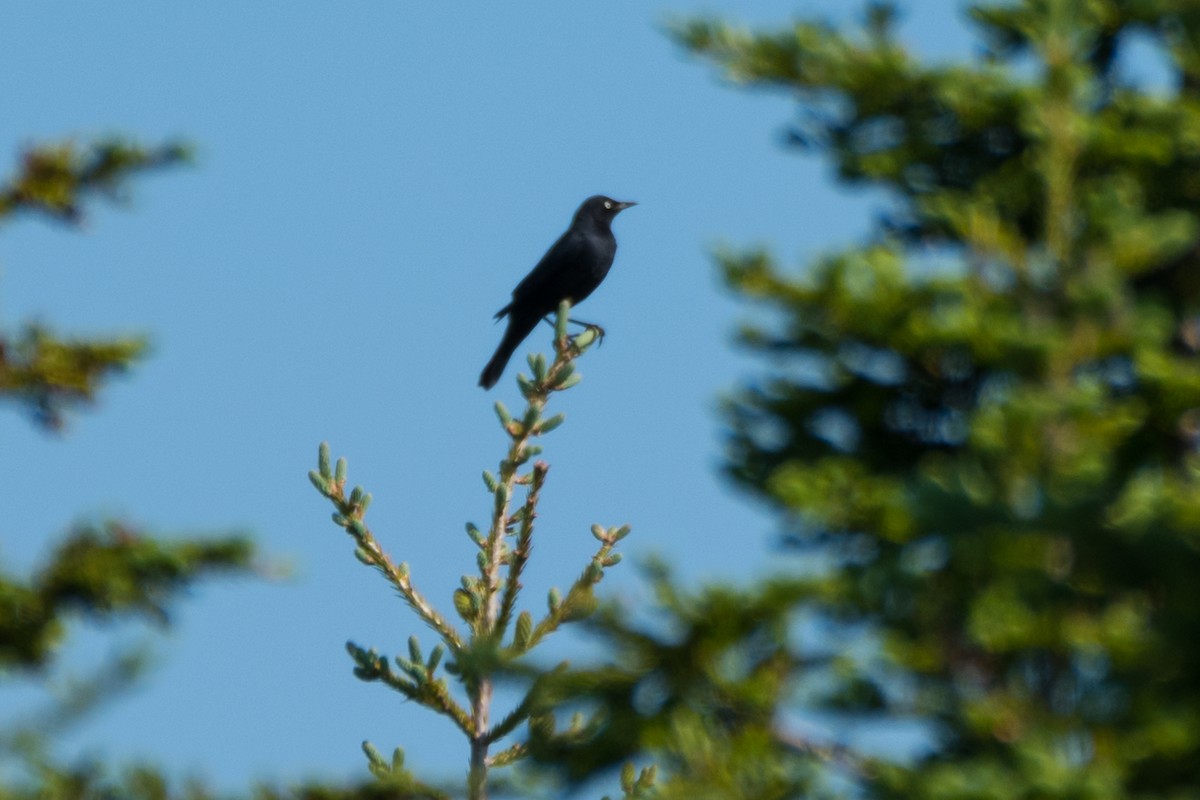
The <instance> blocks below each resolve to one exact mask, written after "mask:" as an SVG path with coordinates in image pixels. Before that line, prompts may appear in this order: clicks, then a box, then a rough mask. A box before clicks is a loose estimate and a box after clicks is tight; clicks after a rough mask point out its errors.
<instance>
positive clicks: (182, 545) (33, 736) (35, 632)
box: [0, 141, 253, 800]
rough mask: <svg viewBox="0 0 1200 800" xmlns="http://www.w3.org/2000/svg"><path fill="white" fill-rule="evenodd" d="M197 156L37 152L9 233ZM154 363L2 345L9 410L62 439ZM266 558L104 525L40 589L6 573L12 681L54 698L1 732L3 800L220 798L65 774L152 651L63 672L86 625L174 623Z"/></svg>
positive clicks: (48, 564) (130, 342) (82, 537)
mask: <svg viewBox="0 0 1200 800" xmlns="http://www.w3.org/2000/svg"><path fill="white" fill-rule="evenodd" d="M185 155H186V153H185V151H184V150H183V149H182V148H180V147H178V146H174V145H169V146H166V147H162V148H155V149H150V148H144V147H140V146H138V145H135V144H130V143H125V142H116V141H113V142H101V143H98V144H95V145H92V146H89V147H82V148H81V147H78V146H75V145H73V144H66V145H50V146H41V147H36V148H33V149H31V150H30V151H29V152H28V153H27V154H26V155H25V157H24V159H23V161H22V165H21V167H20V168H19V169H18V171H17V174H16V175H15V176H14V177H13V178H12V179H10V180H9V181H7V182H4V183H3V184H0V222H3V221H7V218H9V217H11V216H14V215H17V214H19V213H22V212H26V213H33V214H41V215H48V216H49V217H51V218H53V219H55V220H59V221H63V222H66V223H69V224H75V223H77V222H78V221H79V220H80V219H81V215H82V207H83V204H84V202H85V201H86V200H87V198H88V196H89V195H90V194H95V193H103V194H106V195H109V196H119V195H120V192H121V190H122V189H123V187H124V184H125V181H126V179H127V178H128V177H129V176H130V175H132V174H134V173H136V172H139V171H142V170H146V169H151V168H158V167H163V166H166V165H169V164H173V163H176V162H178V161H180V160H182V159H183V158H184V157H185ZM144 349H145V342H144V340H142V339H140V338H128V337H122V338H114V339H101V338H97V337H91V338H79V337H76V338H65V337H60V336H58V335H56V334H54V333H52V332H51V331H50V330H49V329H48V328H46V327H44V326H38V325H26V326H25V327H24V328H23V330H22V331H21V332H19V333H17V334H15V335H10V334H7V333H0V398H3V399H5V400H9V401H11V402H13V403H15V404H17V405H18V406H20V407H23V408H25V409H27V410H29V411H31V412H32V413H33V418H34V420H35V421H36V422H37V423H38V424H40V425H43V426H46V427H49V428H58V427H61V426H62V425H63V424H64V415H65V413H66V411H67V410H68V409H69V408H71V407H73V406H76V405H78V404H80V403H82V402H86V401H91V400H93V399H94V397H95V395H96V393H97V391H98V390H99V388H100V386H101V384H102V383H103V380H104V379H105V378H106V377H107V376H109V375H111V374H113V373H116V372H120V371H123V370H125V369H126V368H128V367H129V366H130V365H132V363H134V361H135V360H136V359H137V358H138V357H139V356H141V355H142V354H143V352H144ZM252 557H253V548H252V546H251V544H250V542H249V541H248V540H246V539H244V538H241V537H225V538H220V539H171V540H166V539H159V538H155V537H152V536H148V535H146V534H144V533H143V532H140V531H138V530H136V529H135V528H134V527H133V526H131V525H130V524H128V523H125V522H121V521H116V520H104V521H99V522H96V523H92V524H81V525H79V526H77V527H76V528H75V529H74V530H72V531H71V532H69V533H68V534H67V535H66V536H65V537H64V538H63V540H62V541H61V542H60V543H59V544H58V545H57V547H56V548H55V549H54V552H53V553H51V554H49V556H48V557H47V559H46V561H45V563H44V564H43V565H42V566H41V567H40V568H39V569H37V570H36V571H35V572H34V573H33V574H32V575H29V576H22V575H16V574H13V573H11V572H9V571H8V570H7V569H4V568H3V561H2V560H0V679H8V680H14V679H19V680H21V681H22V683H23V684H24V685H31V684H34V685H37V684H40V685H43V686H44V687H45V688H46V689H47V695H48V699H47V702H46V703H45V704H44V705H43V706H42V707H41V708H39V709H37V710H36V711H33V712H32V713H30V714H29V716H28V717H26V718H20V717H18V716H17V715H14V714H11V713H9V714H5V715H4V717H3V719H2V720H0V798H5V799H6V800H7V798H30V799H31V800H32V798H38V799H39V800H50V799H51V798H54V799H55V800H56V799H57V798H95V797H114V798H116V797H128V798H147V800H150V799H152V798H159V797H167V796H185V797H196V798H201V797H207V796H209V795H208V794H207V793H206V792H205V790H204V789H203V788H201V787H198V786H191V787H186V788H185V789H184V790H183V791H182V793H180V794H178V795H176V794H171V795H168V789H167V782H166V781H165V780H164V779H163V778H162V777H161V776H160V775H159V774H158V773H157V772H156V771H155V770H153V769H151V768H147V767H134V768H131V769H129V770H127V771H125V772H124V773H123V774H121V775H113V774H111V772H110V771H109V770H106V769H105V768H104V767H103V765H101V764H98V763H95V762H86V763H77V764H70V765H65V764H62V763H61V762H60V761H59V759H58V758H57V756H56V755H55V753H54V752H53V750H54V748H53V743H54V737H55V736H56V735H57V734H59V733H61V732H62V731H63V730H64V729H67V728H69V727H70V726H71V725H73V724H75V723H77V722H78V721H79V720H80V719H81V718H82V717H83V716H84V715H86V714H87V713H89V712H91V711H93V710H94V709H95V708H96V707H97V706H98V705H99V704H100V703H102V702H103V701H104V700H106V699H110V698H111V697H112V696H113V694H114V693H115V692H116V691H118V690H119V689H121V688H123V687H125V686H128V685H129V684H130V683H131V682H132V681H133V680H134V679H136V677H137V676H138V675H139V674H140V672H141V669H142V667H143V666H144V663H145V661H144V658H143V653H141V652H140V651H126V652H121V653H119V654H117V655H116V656H114V657H112V658H111V660H110V661H108V662H107V663H104V664H100V665H92V667H91V669H90V673H89V674H87V675H85V676H82V677H80V676H75V677H73V678H69V679H68V678H66V677H65V676H64V675H62V674H60V673H61V672H62V670H61V669H58V668H57V659H58V656H59V653H60V651H61V647H62V645H63V643H64V641H65V640H66V638H67V635H68V633H69V629H70V626H71V625H72V624H74V623H78V622H81V621H90V622H93V623H95V622H106V623H107V622H118V621H123V620H127V619H130V618H133V617H138V616H140V617H148V618H150V619H152V620H154V621H156V622H160V623H166V622H167V621H168V617H167V612H168V609H169V607H170V605H171V604H172V601H173V600H175V598H176V597H177V596H178V595H179V594H180V593H181V592H182V591H184V590H185V589H186V588H187V587H188V586H189V585H190V584H191V583H193V582H194V581H196V580H198V579H200V578H203V577H207V576H209V575H211V574H214V573H220V572H243V573H244V572H247V571H249V570H250V568H251V559H252Z"/></svg>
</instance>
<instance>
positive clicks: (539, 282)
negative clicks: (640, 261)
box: [479, 194, 637, 389]
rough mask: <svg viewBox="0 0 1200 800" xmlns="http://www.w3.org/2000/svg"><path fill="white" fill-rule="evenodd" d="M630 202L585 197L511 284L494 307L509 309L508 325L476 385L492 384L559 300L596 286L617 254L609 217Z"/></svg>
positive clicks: (502, 313)
mask: <svg viewBox="0 0 1200 800" xmlns="http://www.w3.org/2000/svg"><path fill="white" fill-rule="evenodd" d="M634 205H637V203H628V202H626V203H622V202H618V201H616V200H613V199H612V198H611V197H605V196H604V195H599V194H598V195H594V196H593V197H589V198H588V199H587V200H584V201H583V205H581V206H580V207H579V210H578V211H576V212H575V218H574V219H573V220H571V227H569V228H567V232H566V233H564V234H563V235H562V236H560V237H559V239H558V241H557V242H555V243H554V245H553V246H552V247H551V248H550V249H549V250H547V251H546V255H544V256H542V260H541V261H539V262H538V264H537V266H536V267H534V268H533V270H532V271H531V272H530V273H529V274H528V275H526V276H525V279H524V280H522V281H521V282H520V283H518V284H517V288H515V289H513V293H512V302H511V303H509V304H508V305H506V306H505V307H504V308H502V309H500V310H499V311H498V312H497V313H496V319H500V318H501V317H503V316H505V315H506V314H507V315H508V329H507V330H506V331H504V338H503V339H501V340H500V346H499V347H497V348H496V354H495V355H493V356H492V360H491V361H489V362H488V363H487V366H486V367H484V368H483V373H482V374H481V375H480V376H479V385H480V386H482V387H483V388H484V389H490V388H492V387H493V386H495V385H496V381H498V380H500V375H501V373H503V372H504V367H505V365H507V364H508V359H510V358H511V357H512V354H513V351H514V350H516V349H517V347H518V346H519V345H520V344H521V342H523V341H525V337H526V336H528V335H529V334H530V333H531V332H532V331H533V329H534V328H536V327H537V324H538V322H540V321H541V320H542V318H543V317H545V316H546V315H548V314H552V313H553V312H554V310H555V309H557V308H558V304H559V303H561V302H562V301H563V300H570V301H571V305H572V306H576V305H578V304H579V303H580V302H582V301H583V299H584V298H585V297H587V296H588V295H589V294H591V293H592V292H593V291H595V289H596V287H597V286H599V285H600V282H601V281H603V280H604V276H605V275H607V274H608V270H609V268H610V267H611V266H612V263H613V257H614V256H615V255H616V254H617V240H616V238H615V237H614V236H613V232H612V221H613V217H615V216H616V215H617V214H618V213H620V212H621V211H622V210H623V209H626V208H629V207H630V206H634Z"/></svg>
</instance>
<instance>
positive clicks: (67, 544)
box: [0, 522, 253, 668]
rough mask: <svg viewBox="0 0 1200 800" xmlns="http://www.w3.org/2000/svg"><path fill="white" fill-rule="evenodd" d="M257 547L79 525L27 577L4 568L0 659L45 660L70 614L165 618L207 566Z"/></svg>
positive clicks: (240, 560)
mask: <svg viewBox="0 0 1200 800" xmlns="http://www.w3.org/2000/svg"><path fill="white" fill-rule="evenodd" d="M252 555H253V549H252V547H251V545H250V543H249V542H248V541H247V540H245V539H241V538H226V539H213V540H182V541H178V542H170V541H163V540H157V539H153V538H149V537H146V536H144V535H143V534H141V533H139V532H136V531H134V530H132V529H130V528H129V527H127V526H126V525H123V524H121V523H119V522H106V523H103V524H101V525H98V526H94V527H90V526H81V527H79V528H77V529H76V530H75V531H73V532H72V533H71V534H70V535H69V536H68V537H67V538H66V539H64V540H63V541H62V542H61V543H60V544H59V545H58V547H57V548H56V550H55V552H54V553H53V555H52V556H51V557H50V559H49V560H48V562H47V564H46V565H45V566H44V567H43V568H42V569H40V570H38V571H37V573H36V574H35V575H34V576H32V577H31V578H30V579H28V580H22V579H20V578H18V577H15V576H10V575H0V665H4V666H10V667H14V666H15V667H23V668H37V667H43V666H45V665H46V664H47V662H48V661H50V660H51V659H52V658H53V655H54V651H55V647H56V645H58V644H59V643H60V642H61V640H62V637H63V634H64V625H65V623H66V621H67V620H68V619H70V618H71V617H73V616H75V617H82V618H87V619H91V620H97V621H98V620H105V619H112V618H115V617H122V618H124V617H129V616H131V615H132V614H143V615H149V616H150V617H152V618H154V619H156V620H158V621H160V622H164V623H165V622H166V621H167V604H168V602H169V601H170V600H171V599H172V598H173V597H174V596H175V595H177V594H178V593H179V592H181V591H182V590H184V589H186V588H187V587H188V586H189V585H190V584H191V583H193V582H194V581H196V580H197V579H198V578H201V577H204V576H207V575H209V574H212V573H215V572H225V571H237V572H242V571H245V570H246V569H248V568H249V567H250V566H251V557H252Z"/></svg>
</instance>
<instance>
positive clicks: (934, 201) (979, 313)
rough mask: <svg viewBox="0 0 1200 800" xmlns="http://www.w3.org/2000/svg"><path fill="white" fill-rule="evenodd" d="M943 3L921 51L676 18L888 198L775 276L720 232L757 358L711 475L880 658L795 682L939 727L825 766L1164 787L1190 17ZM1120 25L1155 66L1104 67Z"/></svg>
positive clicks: (659, 645)
mask: <svg viewBox="0 0 1200 800" xmlns="http://www.w3.org/2000/svg"><path fill="white" fill-rule="evenodd" d="M969 15H970V18H971V20H972V21H973V23H974V24H975V26H976V28H977V30H978V31H979V32H980V34H981V36H982V38H983V40H984V42H985V44H986V47H987V49H986V52H985V53H984V56H983V58H981V59H980V60H978V61H973V62H969V63H951V64H935V65H929V64H923V63H921V62H920V61H919V60H918V59H916V58H915V57H914V56H913V55H912V54H910V53H908V52H907V51H906V50H905V49H904V48H903V47H902V45H901V44H900V43H899V42H898V41H897V40H896V38H895V36H894V34H893V31H892V26H891V17H892V12H891V10H890V9H889V7H887V6H885V5H883V4H877V5H876V6H874V7H873V8H872V10H871V13H870V15H869V20H868V24H867V25H866V26H865V27H864V28H863V29H862V30H860V31H858V32H850V33H848V32H846V31H843V30H840V29H838V28H836V27H834V26H831V25H828V24H824V23H813V22H805V21H801V22H798V23H796V24H795V25H793V26H790V27H788V28H785V29H783V30H780V31H775V32H766V33H752V32H748V31H744V30H738V29H735V28H732V27H730V26H728V25H726V24H724V23H722V22H719V21H711V20H709V21H694V22H690V23H685V24H682V25H680V26H678V27H677V28H676V30H675V33H676V36H677V37H678V38H679V40H680V41H681V42H682V43H683V44H684V45H685V46H686V47H688V48H689V49H690V50H692V51H693V52H695V53H698V54H700V55H702V56H704V57H706V58H708V59H710V60H712V61H713V62H715V63H716V64H718V65H719V66H720V67H721V69H722V71H723V72H724V73H725V74H726V75H728V76H729V77H731V78H733V79H734V80H736V81H740V82H743V83H746V84H749V85H754V86H767V87H776V88H783V89H786V90H787V91H789V92H794V93H797V94H798V95H799V97H800V99H801V109H802V115H801V121H800V122H799V123H798V124H797V125H796V127H795V129H794V130H793V137H792V141H793V142H794V143H795V144H796V145H798V146H800V147H802V148H804V149H805V150H806V151H807V152H815V153H819V154H821V155H823V156H826V157H828V158H829V159H830V160H831V161H832V162H833V163H834V164H835V165H836V167H837V169H838V174H839V175H840V176H841V177H842V178H843V179H844V180H845V181H847V182H850V183H855V184H863V185H870V186H875V187H880V188H883V189H884V190H886V192H887V193H888V196H889V198H890V207H889V209H888V211H887V213H886V214H885V215H884V217H883V218H882V220H881V223H880V225H879V227H878V229H877V232H876V234H875V236H874V237H873V241H871V242H870V243H868V244H866V245H864V246H862V247H856V248H851V249H848V250H846V251H845V252H841V253H834V254H830V255H828V256H826V257H824V258H821V259H819V260H818V261H817V263H816V264H814V265H812V267H811V268H810V269H808V270H807V271H805V272H804V273H800V274H797V273H795V272H792V271H789V270H785V269H783V268H781V267H780V266H778V265H777V264H776V263H775V262H774V260H773V259H772V258H771V256H770V255H769V254H767V253H765V252H761V251H758V252H749V253H735V252H725V253H722V254H720V261H721V265H722V267H723V270H724V272H725V275H726V278H727V280H728V282H729V284H730V286H732V287H733V288H734V289H735V290H736V291H737V292H738V293H740V294H742V295H744V296H746V297H748V298H751V299H753V300H755V301H756V302H760V303H762V304H764V305H766V306H769V307H770V308H771V309H772V310H773V311H774V312H775V313H774V314H773V315H772V318H773V319H777V320H779V322H778V323H777V324H763V325H757V326H752V327H748V328H747V329H746V330H745V331H744V332H743V335H742V341H743V343H744V344H745V346H746V347H748V348H750V349H751V350H753V351H755V352H757V353H760V354H761V355H762V356H763V357H764V359H767V363H768V364H769V365H770V366H769V367H768V375H767V376H766V377H764V378H763V380H762V381H761V382H759V383H757V384H755V385H751V386H747V387H745V388H744V389H743V390H742V391H741V392H739V393H738V394H737V395H736V396H735V397H733V398H732V399H731V400H730V401H729V403H728V407H727V408H728V418H729V420H730V423H731V428H732V430H731V438H730V445H731V447H730V470H731V473H732V474H733V475H734V476H735V477H736V478H737V479H738V480H739V481H740V482H741V483H742V484H743V485H744V486H745V487H747V488H748V489H749V490H750V491H752V492H754V493H755V494H757V495H759V496H760V497H762V498H764V499H766V500H767V501H769V502H770V503H772V504H773V505H774V506H775V507H776V508H778V509H779V511H780V514H781V517H782V519H784V520H785V525H786V528H787V534H788V538H789V540H790V541H791V542H792V544H793V545H795V546H796V547H799V548H802V549H803V550H804V551H805V552H808V553H811V554H813V555H814V556H815V561H814V563H816V564H818V565H820V568H818V569H815V570H814V571H813V572H812V574H811V575H808V576H806V577H804V578H803V579H798V581H797V587H798V589H799V593H798V595H797V598H796V600H795V605H794V608H795V609H796V610H797V611H798V612H803V613H805V614H809V615H813V616H815V617H816V618H818V619H821V620H824V621H825V622H826V623H827V624H831V625H834V626H835V628H836V629H839V630H842V631H843V632H858V635H857V637H853V636H852V637H851V640H854V639H855V638H857V639H858V640H859V641H858V645H856V646H857V647H858V648H859V649H862V648H863V647H866V648H867V649H868V650H870V647H871V646H872V644H873V646H874V647H875V648H876V650H877V651H878V655H877V657H876V658H872V659H841V660H836V661H831V662H829V663H828V664H812V663H806V664H804V665H803V669H801V668H800V666H799V665H792V669H793V675H792V681H793V682H796V683H801V684H804V685H805V686H807V687H808V688H807V690H806V692H805V700H806V705H807V706H808V707H809V708H810V709H815V710H817V711H820V712H823V713H827V714H840V715H846V714H849V715H852V718H853V719H856V720H859V721H860V723H861V724H863V725H865V726H867V727H869V726H870V725H872V724H878V723H880V722H882V721H884V720H887V719H896V718H910V719H911V718H916V719H920V720H923V721H924V722H925V723H926V724H927V725H928V726H929V730H930V731H931V732H932V733H933V734H935V735H933V736H929V737H927V738H926V744H927V746H928V747H929V748H930V755H929V756H928V757H926V758H923V759H920V760H918V761H915V762H911V761H910V762H899V761H895V760H889V759H874V760H871V762H870V764H869V768H868V769H866V770H863V771H861V772H859V773H857V774H854V775H853V776H852V777H853V779H854V781H855V782H856V783H857V784H858V785H859V789H860V790H861V791H863V792H865V793H866V795H867V796H871V797H896V798H901V797H902V798H921V797H931V798H932V797H938V798H949V797H979V798H984V797H997V798H999V797H1004V798H1018V797H1020V798H1033V797H1037V798H1048V797H1088V798H1106V797H1111V798H1124V797H1147V798H1148V797H1194V796H1196V794H1195V793H1196V787H1197V774H1198V773H1197V768H1196V765H1197V764H1200V612H1198V610H1197V609H1200V582H1197V580H1196V576H1197V575H1200V452H1198V449H1197V447H1198V445H1200V435H1198V432H1200V424H1198V420H1200V360H1198V359H1197V354H1198V353H1200V336H1198V335H1197V330H1198V329H1200V328H1198V322H1197V320H1198V319H1200V316H1197V315H1198V313H1200V280H1197V276H1200V220H1198V218H1197V212H1196V209H1197V208H1198V207H1200V146H1198V143H1200V80H1197V78H1198V77H1200V57H1198V56H1197V53H1200V50H1197V48H1196V45H1195V43H1196V42H1197V41H1200V8H1197V7H1196V4H1194V3H1177V2H1167V1H1166V0H1145V1H1144V2H1134V1H1132V0H1131V1H1130V2H1069V1H1067V0H1025V1H1024V2H1006V3H977V4H975V5H974V6H973V7H972V8H971V9H970V11H969ZM1134 34H1136V35H1138V36H1141V37H1143V41H1148V42H1150V43H1151V44H1152V45H1153V46H1154V47H1155V48H1157V50H1158V51H1159V52H1160V53H1161V54H1162V55H1163V56H1164V57H1165V59H1166V61H1167V63H1168V64H1169V66H1170V68H1171V70H1172V73H1173V74H1172V75H1171V82H1170V83H1169V84H1168V85H1166V86H1163V87H1153V88H1147V87H1141V86H1138V85H1135V84H1133V83H1131V82H1129V81H1127V80H1125V79H1123V77H1122V72H1121V69H1120V56H1121V55H1122V54H1123V53H1124V50H1125V48H1127V47H1128V45H1129V41H1130V37H1131V36H1132V35H1134ZM616 630H624V629H623V628H622V627H621V626H620V625H619V624H618V625H616ZM610 635H611V634H610ZM666 647H667V643H666V642H664V641H661V640H659V639H657V638H655V639H654V644H653V646H652V647H651V648H650V649H651V651H652V652H659V653H661V652H666V650H665V648H666ZM635 674H636V673H635ZM774 699H775V701H776V702H778V703H781V704H782V703H784V702H785V700H786V693H784V692H778V693H776V695H775V698H774ZM714 707H718V708H719V707H720V706H719V704H715V705H714ZM645 724H646V722H645V720H642V719H639V720H638V725H640V726H643V727H644V725H645ZM735 729H737V730H741V725H740V723H739V725H738V726H737V727H736V728H735ZM746 730H748V731H749V730H754V728H753V726H748V727H747V728H746ZM695 734H696V729H695V728H694V727H693V728H688V729H687V730H686V731H683V732H681V733H680V737H679V739H678V740H676V741H677V742H682V741H685V739H686V738H687V737H690V736H694V735H695ZM655 746H657V747H663V746H664V745H663V744H658V745H655ZM675 746H679V745H675ZM689 751H690V752H700V750H698V749H697V748H689ZM729 752H732V751H729V750H726V751H722V756H720V757H719V756H716V755H713V756H712V757H711V760H712V761H716V760H718V759H719V758H721V757H724V756H725V755H727V754H728V753H729ZM810 760H811V761H816V760H818V759H817V758H815V757H810ZM784 763H788V762H787V761H786V760H785V761H784ZM689 769H694V768H693V767H690V766H689ZM727 796H753V795H750V794H744V793H743V794H738V795H734V794H730V795H727Z"/></svg>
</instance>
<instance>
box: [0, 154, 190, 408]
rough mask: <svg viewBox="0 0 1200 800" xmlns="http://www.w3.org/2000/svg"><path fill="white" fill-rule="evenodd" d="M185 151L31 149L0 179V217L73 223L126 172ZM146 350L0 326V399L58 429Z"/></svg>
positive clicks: (117, 187) (129, 343) (135, 340)
mask: <svg viewBox="0 0 1200 800" xmlns="http://www.w3.org/2000/svg"><path fill="white" fill-rule="evenodd" d="M187 157H188V151H187V149H186V148H185V147H183V146H182V145H178V144H167V145H163V146H160V147H157V148H146V147H142V146H139V145H136V144H133V143H129V142H123V141H119V140H110V141H103V142H98V143H96V144H93V145H90V146H88V147H79V146H78V145H75V144H74V143H70V142H67V143H63V144H56V145H42V146H39V147H35V148H32V149H30V150H28V151H27V152H26V153H25V155H24V157H23V158H22V161H21V165H20V168H19V169H18V171H17V173H16V175H14V176H13V177H12V178H10V179H8V180H7V181H4V182H0V223H2V222H4V221H6V220H7V219H8V218H9V217H13V216H16V215H19V214H21V213H27V214H36V215H42V216H46V217H49V218H51V219H54V220H57V221H61V222H66V223H69V224H77V223H79V222H80V221H82V219H83V206H84V203H85V202H86V201H87V200H88V199H89V197H90V196H92V195H95V194H100V195H103V196H105V197H107V198H109V199H121V198H122V197H123V196H124V190H125V183H126V181H127V179H128V178H129V177H130V176H131V175H133V174H136V173H138V172H142V171H145V170H151V169H158V168H161V167H165V166H169V165H173V164H177V163H179V162H181V161H184V160H186V159H187ZM146 348H147V342H146V340H145V339H144V338H142V337H137V336H120V337H115V338H108V339H97V338H87V339H83V338H78V337H63V336H60V335H58V334H55V333H54V332H53V331H51V330H50V329H48V328H46V327H44V326H42V325H35V324H29V325H26V326H24V327H23V329H22V330H20V331H19V332H17V333H11V334H5V333H2V332H0V397H2V398H5V399H8V400H10V401H15V402H17V403H18V404H20V405H22V406H24V407H26V408H28V409H29V410H30V411H32V413H33V417H34V420H35V421H36V422H38V423H39V424H41V425H43V426H45V427H47V428H59V427H61V426H62V425H63V422H64V412H65V411H66V410H67V409H68V408H71V407H73V406H77V405H80V404H82V403H90V402H92V401H94V400H95V397H96V392H97V391H98V390H99V388H100V386H101V385H102V384H103V382H104V380H105V379H106V378H107V377H109V376H111V375H116V374H119V373H122V372H124V371H125V370H127V369H128V368H129V367H130V366H131V365H132V364H133V363H134V362H135V361H137V360H138V359H139V358H141V357H142V356H144V355H145V353H146Z"/></svg>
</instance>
